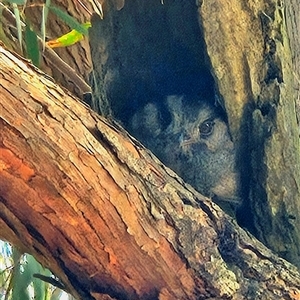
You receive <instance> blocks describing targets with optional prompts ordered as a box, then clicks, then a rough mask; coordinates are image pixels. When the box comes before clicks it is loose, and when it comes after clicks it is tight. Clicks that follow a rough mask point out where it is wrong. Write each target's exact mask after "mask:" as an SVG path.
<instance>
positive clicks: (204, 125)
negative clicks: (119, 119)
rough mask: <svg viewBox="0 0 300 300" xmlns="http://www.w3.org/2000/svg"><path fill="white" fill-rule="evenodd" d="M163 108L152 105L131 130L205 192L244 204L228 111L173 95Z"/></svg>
mask: <svg viewBox="0 0 300 300" xmlns="http://www.w3.org/2000/svg"><path fill="white" fill-rule="evenodd" d="M161 107H162V105H161V104H160V105H158V104H156V103H154V102H149V103H147V104H146V105H145V106H144V107H143V108H141V109H140V110H139V111H138V112H137V113H136V114H135V115H134V116H133V118H132V120H131V126H130V130H129V131H131V133H132V134H133V135H135V136H136V138H138V139H139V140H140V141H141V142H142V143H143V144H144V145H145V146H146V147H147V148H148V149H150V150H151V151H152V152H153V153H154V154H155V155H156V156H157V157H158V158H159V159H160V160H161V161H162V162H163V163H164V164H165V165H166V166H167V167H169V168H171V169H172V170H173V171H175V172H176V173H177V174H178V175H179V176H180V177H182V179H183V180H184V181H186V182H187V183H189V184H190V185H192V186H193V187H194V188H195V189H196V190H198V191H199V192H200V193H202V194H203V195H205V196H208V197H211V198H212V199H213V200H215V201H216V202H218V201H221V202H223V201H225V202H229V203H232V204H234V205H239V204H240V202H241V197H240V172H239V170H238V167H237V165H236V157H237V150H236V147H235V145H234V143H233V141H232V138H231V135H230V131H229V128H228V124H227V122H226V116H225V114H224V112H223V111H222V109H221V108H220V107H217V106H215V105H214V104H213V103H211V102H209V101H205V100H202V99H197V97H187V96H185V95H168V96H166V98H165V99H164V109H163V110H162V109H161ZM166 119H167V120H168V122H166Z"/></svg>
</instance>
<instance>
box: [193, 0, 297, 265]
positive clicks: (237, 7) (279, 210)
mask: <svg viewBox="0 0 300 300" xmlns="http://www.w3.org/2000/svg"><path fill="white" fill-rule="evenodd" d="M298 6H299V4H296V2H294V3H293V4H292V2H289V1H288V19H287V18H286V9H287V7H286V6H285V4H284V3H283V2H282V3H281V2H280V3H279V2H278V1H250V2H249V1H242V2H241V1H226V0H225V1H213V3H212V2H209V3H208V2H207V1H203V3H202V5H199V15H200V20H201V24H202V27H203V31H204V38H205V42H206V45H207V51H208V54H209V57H210V59H211V63H212V66H213V72H214V74H215V77H216V80H217V84H218V87H219V91H220V93H221V95H222V96H223V98H224V102H225V105H226V108H227V111H228V116H229V121H230V125H231V129H232V133H233V136H234V137H235V140H236V141H237V142H239V143H240V144H241V161H245V160H247V158H248V159H249V161H248V164H246V165H244V173H245V174H249V172H250V176H246V177H245V179H244V181H245V182H246V181H248V182H250V185H249V190H250V191H249V202H248V203H249V204H248V205H246V208H245V210H248V211H249V210H250V211H251V212H252V216H253V224H252V225H251V226H252V228H253V229H252V230H253V232H255V235H256V236H257V237H258V238H259V239H260V240H261V241H263V242H264V243H265V244H266V245H268V246H269V247H270V248H271V249H273V250H274V251H276V252H277V253H279V254H280V255H282V256H283V257H285V258H286V259H288V260H290V261H292V262H293V263H295V264H297V265H298V266H299V255H300V203H299V199H300V188H299V186H300V156H299V153H300V147H299V128H298V125H297V119H296V112H295V108H296V107H297V106H298V107H299V92H298V91H296V90H295V83H296V82H297V75H296V74H295V71H293V69H294V68H295V69H294V70H299V30H298V29H299V24H297V22H298V18H297V17H295V12H296V11H298V10H297V7H298ZM287 23H288V27H287ZM287 28H289V30H288V29H287ZM216 40H217V41H218V42H217V43H216ZM290 46H291V47H290ZM291 50H292V52H293V56H292V55H291ZM297 66H298V69H297ZM297 72H299V71H297ZM246 201H248V200H247V199H246ZM243 214H244V215H245V211H244V212H243ZM242 218H243V216H242Z"/></svg>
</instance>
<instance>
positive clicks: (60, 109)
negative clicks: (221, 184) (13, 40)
mask: <svg viewBox="0 0 300 300" xmlns="http://www.w3.org/2000/svg"><path fill="white" fill-rule="evenodd" d="M0 66H1V72H0V74H1V81H0V87H1V90H0V99H1V102H0V105H1V106H0V147H1V148H0V166H1V168H0V200H1V201H0V207H1V209H0V224H1V225H0V226H1V227H0V228H1V232H0V237H1V238H2V239H6V240H8V241H10V242H12V243H14V244H15V245H16V246H18V247H19V248H21V249H22V250H24V251H26V252H28V253H31V254H33V255H34V256H35V257H36V258H37V259H38V260H39V261H40V262H41V263H43V264H44V265H45V266H47V267H49V268H50V269H51V270H52V271H53V272H54V273H55V274H56V275H57V276H58V277H59V278H60V279H61V280H62V282H63V283H64V285H65V286H66V288H67V290H68V291H70V292H72V293H73V295H74V296H77V297H78V298H80V299H110V298H115V299H229V298H230V299H258V298H259V299H299V297H300V276H299V273H298V272H297V271H296V268H295V267H293V266H292V265H290V264H289V263H287V262H286V261H284V260H282V259H279V258H277V257H276V256H275V255H274V254H272V252H271V251H270V250H268V249H266V248H265V247H264V246H263V245H262V244H261V243H260V242H258V241H257V240H255V239H254V238H253V237H252V236H250V235H249V234H248V233H246V232H245V231H244V230H242V229H240V228H238V226H237V225H236V223H235V221H234V220H232V219H231V218H229V217H228V216H227V215H225V214H224V213H223V212H222V211H221V210H220V209H219V208H218V207H217V206H216V205H215V204H213V203H212V202H211V201H210V200H209V199H206V198H204V197H203V196H201V195H200V194H199V193H197V192H196V191H195V190H193V189H192V188H191V187H190V186H188V185H186V184H184V182H183V181H182V180H181V179H180V178H178V177H177V176H176V175H175V174H174V173H173V172H172V171H170V170H169V169H167V168H166V167H164V166H163V165H162V164H161V163H160V162H159V161H158V160H157V159H156V158H155V157H154V156H153V155H152V154H151V153H149V152H148V151H147V150H146V149H144V148H143V146H142V145H140V144H139V143H138V142H137V141H135V140H134V139H132V138H131V137H130V136H129V135H128V134H127V133H126V132H124V131H123V130H122V129H121V128H120V127H119V126H118V125H117V124H114V123H112V122H108V121H107V120H104V119H102V118H100V117H99V116H97V115H96V114H95V113H94V112H92V111H91V110H90V109H88V108H87V107H86V106H84V105H83V104H82V103H80V102H79V101H77V100H76V99H74V98H72V97H71V96H70V95H69V94H67V93H66V92H65V91H64V90H62V89H61V88H60V87H59V86H57V85H56V84H55V83H54V82H53V81H51V80H49V78H47V76H45V75H44V74H43V73H40V72H39V71H38V70H36V69H35V68H34V67H32V66H31V65H30V64H29V63H28V62H27V61H25V60H21V59H20V58H17V57H15V56H13V55H12V54H11V53H10V52H8V51H7V50H5V49H4V48H3V47H1V48H0Z"/></svg>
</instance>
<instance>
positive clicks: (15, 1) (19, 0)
mask: <svg viewBox="0 0 300 300" xmlns="http://www.w3.org/2000/svg"><path fill="white" fill-rule="evenodd" d="M26 1H27V0H7V2H8V3H11V4H16V5H24V4H25V3H26Z"/></svg>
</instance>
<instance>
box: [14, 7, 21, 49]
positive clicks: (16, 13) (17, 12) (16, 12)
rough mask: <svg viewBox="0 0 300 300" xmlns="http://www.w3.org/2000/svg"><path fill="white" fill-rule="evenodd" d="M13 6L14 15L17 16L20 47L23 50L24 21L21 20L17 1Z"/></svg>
mask: <svg viewBox="0 0 300 300" xmlns="http://www.w3.org/2000/svg"><path fill="white" fill-rule="evenodd" d="M12 7H13V11H14V15H15V18H16V25H17V32H18V40H19V45H20V49H21V51H22V22H21V18H20V12H19V8H18V6H17V4H16V3H13V4H12Z"/></svg>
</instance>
